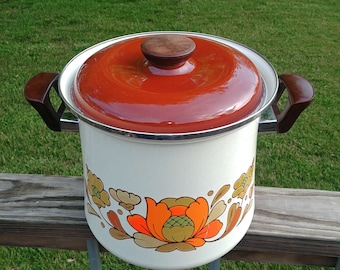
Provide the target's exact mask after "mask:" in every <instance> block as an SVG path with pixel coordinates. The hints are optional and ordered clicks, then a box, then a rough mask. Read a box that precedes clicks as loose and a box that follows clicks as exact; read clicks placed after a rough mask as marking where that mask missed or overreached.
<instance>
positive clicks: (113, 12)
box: [0, 0, 340, 270]
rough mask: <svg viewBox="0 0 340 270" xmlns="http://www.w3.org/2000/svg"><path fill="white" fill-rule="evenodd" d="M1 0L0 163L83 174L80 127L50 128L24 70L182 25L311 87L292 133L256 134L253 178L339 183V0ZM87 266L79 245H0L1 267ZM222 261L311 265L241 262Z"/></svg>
mask: <svg viewBox="0 0 340 270" xmlns="http://www.w3.org/2000/svg"><path fill="white" fill-rule="evenodd" d="M0 7H1V9H0V81H1V84H0V97H1V99H0V106H1V108H2V111H1V114H0V115H1V125H0V145H1V152H0V172H4V173H32V174H47V175H80V174H81V173H82V163H81V152H80V142H79V135H78V134H76V133H72V134H70V133H56V132H51V131H49V130H48V129H47V128H46V126H45V124H44V123H43V121H42V120H41V118H40V117H39V116H38V115H37V113H36V112H35V111H34V110H33V108H32V107H30V106H29V105H28V103H27V102H26V101H25V99H24V97H23V87H24V85H25V83H26V81H27V80H28V79H29V78H30V77H31V76H33V75H34V74H36V73H38V72H41V71H57V72H60V71H61V70H62V68H63V66H64V65H65V64H66V63H67V62H68V61H69V60H70V58H72V57H73V56H74V55H75V54H77V53H78V52H80V51H82V50H83V49H85V48H87V47H89V46H91V45H93V44H96V43H98V42H100V41H103V40H106V39H110V38H112V37H116V36H120V35H124V34H130V33H136V32H144V31H153V30H184V31H194V32H202V33H208V34H214V35H219V36H223V37H227V38H230V39H233V40H236V41H239V42H241V43H243V44H245V45H247V46H249V47H252V48H254V49H255V50H257V51H258V52H259V53H261V54H262V55H264V56H266V58H267V59H268V60H269V61H270V62H271V63H272V64H273V65H274V67H275V68H276V70H277V72H278V73H298V74H300V75H302V76H304V77H306V78H308V79H309V80H310V81H311V83H312V84H313V85H314V87H315V92H316V95H315V100H314V102H313V104H312V106H311V107H310V108H309V109H307V111H306V112H305V113H304V114H303V115H302V116H301V117H300V118H299V120H298V121H297V122H296V125H295V126H294V127H293V129H292V130H291V131H290V132H289V133H287V134H284V135H275V134H271V135H269V134H266V135H265V134H263V135H260V136H259V139H258V155H257V171H256V177H257V179H256V181H257V185H264V186H277V187H293V188H312V189H326V190H335V191H339V190H340V180H339V179H340V165H339V161H340V136H339V123H340V110H339V104H340V95H339V87H340V79H339V78H340V64H339V63H340V55H339V51H340V50H339V44H340V34H339V29H340V2H339V1H338V0H327V1H319V0H309V1H306V0H295V1H293V0H288V1H273V0H266V1H263V0H257V1H252V0H239V1H231V0H230V1H226V0H225V1H223V0H211V1H207V0H195V1H194V0H149V1H143V0H111V1H110V0H106V1H102V0H100V1H99V0H98V1H90V0H83V1H65V0H60V1H51V0H34V1H33V0H31V1H29V0H21V1H20V0H7V1H6V0H0ZM0 196H1V191H0ZM102 260H103V269H139V268H135V267H133V266H128V265H127V264H125V263H124V262H122V261H120V260H117V259H116V258H114V257H113V256H112V255H110V254H103V255H102ZM88 268H89V264H88V259H87V255H86V253H84V252H73V251H54V250H43V249H31V248H29V249H28V248H5V247H2V248H0V269H88ZM221 268H222V269H277V270H279V269H285V270H287V269H294V270H297V269H303V270H305V269H315V268H309V267H297V266H296V267H295V266H286V265H270V264H250V263H242V262H237V263H234V262H224V263H223V265H222V267H221ZM202 269H207V267H205V268H203V267H202ZM318 269H319V268H318Z"/></svg>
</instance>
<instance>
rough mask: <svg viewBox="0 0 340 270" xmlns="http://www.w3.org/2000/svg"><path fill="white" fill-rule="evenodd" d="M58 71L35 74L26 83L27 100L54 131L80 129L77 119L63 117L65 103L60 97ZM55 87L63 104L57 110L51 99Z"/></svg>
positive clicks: (25, 93)
mask: <svg viewBox="0 0 340 270" xmlns="http://www.w3.org/2000/svg"><path fill="white" fill-rule="evenodd" d="M58 78H59V74H58V73H52V72H43V73H38V74H36V75H35V76H33V77H32V78H31V79H30V80H29V81H28V82H27V83H26V85H25V89H24V95H25V98H26V100H27V101H28V102H29V103H30V104H31V105H32V106H33V107H34V108H35V109H36V110H37V112H38V113H39V114H40V116H41V117H42V119H43V120H44V121H45V123H46V125H47V126H48V127H49V128H50V129H51V130H53V131H79V126H78V120H77V119H63V118H62V117H63V114H64V112H65V103H64V101H63V100H62V99H61V98H60V97H59V87H58ZM52 89H54V90H55V91H56V93H57V95H58V97H59V98H60V101H61V104H60V105H59V108H58V109H57V110H56V109H55V108H54V106H53V105H52V102H51V99H50V91H51V90H52Z"/></svg>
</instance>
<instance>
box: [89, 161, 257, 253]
mask: <svg viewBox="0 0 340 270" xmlns="http://www.w3.org/2000/svg"><path fill="white" fill-rule="evenodd" d="M253 171H254V161H253V162H252V164H251V166H250V167H249V169H248V171H247V172H246V173H243V174H242V175H241V176H240V177H239V178H238V179H237V180H236V181H235V183H234V185H233V186H232V188H231V186H230V185H229V184H228V185H224V186H222V187H221V188H220V189H219V190H218V191H217V192H216V194H215V192H214V191H213V190H210V191H208V192H207V196H208V197H211V198H212V199H209V200H208V199H207V198H205V197H203V196H201V197H198V198H192V197H188V196H183V197H179V198H173V197H169V198H164V199H162V200H160V201H158V202H157V201H156V200H154V199H153V198H150V197H146V198H145V199H144V200H145V206H146V213H144V214H138V213H132V211H135V208H136V207H137V206H138V205H139V204H141V203H143V201H142V198H141V197H140V196H138V195H137V194H134V193H132V192H128V191H125V190H122V189H115V188H112V187H110V188H109V189H108V191H106V190H105V189H104V185H103V182H102V181H101V179H99V178H98V177H97V176H96V175H94V174H93V173H92V172H91V171H90V170H89V169H88V168H87V179H85V185H86V194H87V197H88V199H89V202H88V204H87V211H88V213H90V214H92V215H95V216H97V217H98V218H99V220H100V224H101V226H102V227H103V228H106V226H108V231H109V234H110V235H111V236H112V237H113V238H114V239H117V240H125V239H131V240H133V241H134V242H135V243H136V244H137V245H138V246H140V247H142V248H152V249H155V250H156V251H158V252H172V251H174V250H179V251H191V250H195V249H197V248H199V247H201V246H203V245H205V244H206V243H208V242H214V241H217V240H219V239H222V238H223V237H225V236H226V235H228V234H229V233H230V232H231V231H232V230H233V229H234V228H235V227H236V226H237V225H238V224H239V223H240V222H241V221H242V220H243V218H244V217H245V215H246V214H247V213H248V211H249V209H250V208H251V207H252V205H253V193H254V184H253ZM214 194H215V195H214ZM228 194H229V195H228ZM213 195H214V196H213ZM110 199H113V201H111V202H116V203H117V205H118V206H120V207H121V208H118V209H117V211H113V210H109V211H107V210H106V211H105V207H106V206H110V205H111V202H110ZM208 201H210V205H209V202H208ZM124 211H125V212H124ZM224 213H225V215H224ZM223 215H224V216H226V218H222V216H223ZM124 217H125V219H126V221H127V223H126V224H128V225H129V226H130V227H129V226H128V227H126V226H125V228H124V227H123V226H122V223H121V219H122V218H124Z"/></svg>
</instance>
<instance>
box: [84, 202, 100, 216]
mask: <svg viewBox="0 0 340 270" xmlns="http://www.w3.org/2000/svg"><path fill="white" fill-rule="evenodd" d="M87 212H89V213H90V214H92V215H95V216H97V217H99V218H101V217H100V215H99V214H98V213H97V212H96V210H94V209H93V207H92V205H91V204H89V203H87Z"/></svg>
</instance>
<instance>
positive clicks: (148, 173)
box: [25, 32, 314, 269]
mask: <svg viewBox="0 0 340 270" xmlns="http://www.w3.org/2000/svg"><path fill="white" fill-rule="evenodd" d="M173 34H176V35H177V36H178V35H179V36H185V37H189V38H193V39H194V40H195V39H204V40H207V41H209V42H212V43H216V44H218V46H222V47H228V48H232V49H233V50H237V51H238V52H240V53H241V54H242V55H244V56H245V57H246V58H247V59H249V60H250V61H251V62H252V63H253V65H254V66H255V68H256V71H257V72H258V74H259V77H260V82H259V85H260V88H261V91H262V92H261V100H260V102H258V104H257V105H256V108H254V109H252V111H250V112H248V113H247V114H246V115H243V116H241V117H239V118H238V119H236V120H233V121H232V122H228V123H227V124H224V125H223V124H222V125H218V126H212V127H211V128H203V129H197V130H184V131H182V132H181V130H179V131H178V130H176V132H169V131H159V129H157V126H156V128H155V131H154V132H153V130H150V129H148V130H143V129H141V130H138V127H137V128H136V129H133V128H131V129H129V128H126V127H125V126H124V123H123V125H122V126H120V125H119V124H118V125H115V123H113V124H110V123H108V122H105V121H106V120H105V121H101V119H100V118H96V117H95V116H93V117H92V116H91V115H90V114H87V113H85V112H84V110H83V108H82V107H80V106H79V105H78V104H77V102H75V99H76V98H75V97H74V92H73V91H76V90H75V89H76V88H77V87H79V84H80V83H79V78H80V77H81V74H82V69H83V68H84V66H86V65H87V64H88V62H87V61H88V59H90V58H91V57H92V58H93V56H94V55H96V53H97V52H101V51H102V50H103V49H104V50H105V49H106V48H108V47H114V46H115V45H116V44H122V43H124V42H125V41H127V42H128V41H130V40H136V39H139V38H143V39H144V38H146V37H153V36H155V35H156V36H162V35H173ZM192 57H194V56H192ZM184 61H189V60H184ZM84 63H86V64H85V65H84ZM156 68H159V66H157V65H156ZM174 79H176V76H175V77H174ZM126 83H127V84H128V83H129V82H128V81H127V82H126ZM51 89H56V90H57V91H58V93H59V94H60V96H61V100H62V105H61V107H60V108H57V109H55V108H53V107H52V105H51V102H50V100H49V92H50V91H51ZM284 90H287V92H288V96H289V98H288V102H287V106H286V107H285V109H284V110H283V111H280V110H279V109H278V105H277V104H278V101H279V99H280V97H281V95H282V93H283V91H284ZM313 95H314V94H313V88H312V86H311V85H310V83H309V82H308V81H307V80H305V79H304V78H302V77H300V76H298V75H290V74H289V75H288V74H286V75H281V76H277V74H276V72H275V70H274V69H273V67H272V66H271V64H270V63H269V62H268V61H267V60H266V59H264V58H263V57H262V56H261V55H259V54H258V53H257V52H255V51H253V50H251V49H249V48H247V47H246V46H244V45H242V44H239V43H237V42H234V41H231V40H228V39H224V38H221V37H216V36H211V35H206V34H198V33H189V32H148V33H140V34H133V35H128V36H123V37H118V38H114V39H111V40H108V41H104V42H102V43H99V44H97V45H94V46H93V47H91V48H89V49H87V50H85V51H83V52H81V53H80V54H78V55H77V56H76V57H74V58H73V59H72V60H71V61H70V62H69V63H68V64H67V65H66V67H65V68H64V70H63V71H62V73H61V74H60V75H59V74H57V73H39V74H37V75H36V76H34V77H33V78H31V79H30V80H29V82H28V83H27V84H26V87H25V97H26V99H27V100H28V101H29V102H30V103H31V104H32V105H33V107H34V108H35V109H37V111H38V112H39V113H40V115H41V116H42V118H43V119H44V121H45V122H46V124H47V125H48V127H49V128H51V129H52V130H55V131H77V130H79V132H80V138H81V146H82V156H83V165H84V178H85V179H84V187H85V196H84V197H85V213H86V218H87V221H88V224H89V227H90V229H91V231H92V232H93V234H94V235H95V237H96V238H97V240H98V241H99V242H100V243H101V244H102V245H103V246H104V247H105V248H106V249H107V250H108V251H110V252H112V253H113V254H115V255H116V256H118V257H120V258H122V259H123V260H126V261H127V262H130V263H132V264H135V265H138V266H142V267H147V268H152V269H184V268H191V267H196V266H199V265H203V264H206V263H209V262H211V261H213V260H215V259H217V258H219V257H221V256H223V255H224V254H226V253H227V252H228V251H230V250H231V249H233V248H234V247H235V246H236V245H237V244H238V243H239V242H240V240H241V239H242V238H243V237H244V235H245V234H246V232H247V230H248V228H249V226H250V224H251V221H252V217H253V214H254V205H255V201H254V200H255V196H254V190H255V189H254V175H255V160H256V141H257V134H258V132H259V131H260V132H277V133H283V132H286V131H288V130H289V129H290V127H291V126H292V125H293V124H294V122H295V120H296V119H297V118H298V116H299V115H300V113H301V112H302V111H303V110H304V109H305V108H306V107H307V106H308V105H309V104H310V103H311V101H312V99H313ZM209 105H210V106H211V107H214V103H213V102H212V103H210V104H209ZM65 107H67V108H68V109H69V110H70V111H71V112H72V114H73V115H74V116H75V119H66V113H65V112H64V110H65ZM100 110H101V109H100ZM100 110H99V111H100ZM190 111H191V110H190ZM102 113H103V114H107V113H106V112H102ZM161 113H162V112H160V114H161ZM162 117H163V116H162ZM165 119H166V118H165ZM123 121H124V119H123ZM171 121H172V119H170V118H169V121H168V123H167V124H168V125H173V124H174V122H171ZM162 124H163V123H162ZM170 128H171V127H170ZM170 130H171V129H170Z"/></svg>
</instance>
